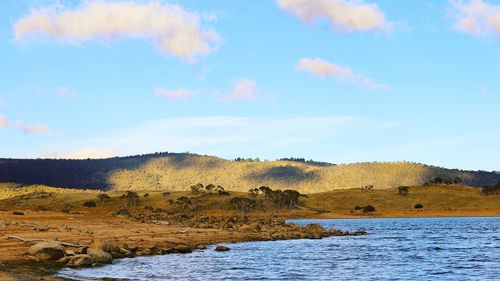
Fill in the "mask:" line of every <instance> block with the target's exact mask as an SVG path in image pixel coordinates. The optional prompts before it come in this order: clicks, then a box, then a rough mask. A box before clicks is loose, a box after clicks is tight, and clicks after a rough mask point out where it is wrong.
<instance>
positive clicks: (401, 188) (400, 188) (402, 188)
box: [398, 186, 410, 196]
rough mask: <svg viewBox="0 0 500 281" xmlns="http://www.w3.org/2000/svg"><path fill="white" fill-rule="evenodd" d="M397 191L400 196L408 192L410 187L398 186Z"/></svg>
mask: <svg viewBox="0 0 500 281" xmlns="http://www.w3.org/2000/svg"><path fill="white" fill-rule="evenodd" d="M398 193H399V195H401V196H406V195H408V193H410V188H409V187H408V186H400V187H398Z"/></svg>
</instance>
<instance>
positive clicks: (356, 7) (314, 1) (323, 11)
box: [277, 0, 391, 32]
mask: <svg viewBox="0 0 500 281" xmlns="http://www.w3.org/2000/svg"><path fill="white" fill-rule="evenodd" d="M277 2H278V6H279V7H280V8H281V9H283V10H285V11H288V12H291V13H292V14H294V15H296V16H297V17H299V18H300V19H301V20H302V21H304V22H306V23H313V22H316V21H318V20H321V19H326V20H328V21H329V22H330V23H331V24H332V26H333V27H334V28H335V29H337V30H341V31H347V32H351V31H377V30H389V29H390V28H391V24H390V23H389V22H388V21H387V20H386V18H385V15H384V13H383V12H382V11H380V9H379V8H378V5H377V4H369V3H363V2H362V1H358V0H355V1H354V0H278V1H277Z"/></svg>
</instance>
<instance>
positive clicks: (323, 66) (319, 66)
mask: <svg viewBox="0 0 500 281" xmlns="http://www.w3.org/2000/svg"><path fill="white" fill-rule="evenodd" d="M296 68H297V69H299V70H302V71H305V72H308V73H311V74H313V75H315V76H319V77H335V78H337V79H339V80H346V81H350V82H352V83H355V84H358V85H361V86H363V87H365V88H369V89H375V90H384V91H388V90H391V86H390V85H387V84H381V83H378V82H376V81H374V80H372V79H371V78H368V77H365V76H363V75H361V74H358V73H355V72H354V71H353V70H352V69H351V68H349V67H346V66H341V65H337V64H333V63H331V62H328V61H326V60H322V59H319V58H314V59H311V58H302V59H300V60H299V62H298V63H297V66H296Z"/></svg>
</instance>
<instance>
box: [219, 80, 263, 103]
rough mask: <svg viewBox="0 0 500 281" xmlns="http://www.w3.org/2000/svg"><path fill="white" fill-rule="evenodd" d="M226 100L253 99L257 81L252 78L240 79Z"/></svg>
mask: <svg viewBox="0 0 500 281" xmlns="http://www.w3.org/2000/svg"><path fill="white" fill-rule="evenodd" d="M224 99H226V100H253V99H255V81H253V80H251V79H246V78H243V79H239V80H237V81H236V82H235V83H234V88H233V90H232V91H231V93H230V94H229V95H226V96H225V97H224Z"/></svg>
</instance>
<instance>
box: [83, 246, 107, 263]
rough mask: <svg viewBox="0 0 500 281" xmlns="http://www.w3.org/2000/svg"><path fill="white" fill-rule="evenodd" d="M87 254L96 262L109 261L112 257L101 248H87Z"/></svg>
mask: <svg viewBox="0 0 500 281" xmlns="http://www.w3.org/2000/svg"><path fill="white" fill-rule="evenodd" d="M87 255H88V256H90V257H92V259H93V260H94V261H95V262H96V263H111V261H112V260H113V257H112V256H111V254H110V253H107V252H104V251H103V250H99V249H93V248H89V249H87Z"/></svg>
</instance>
